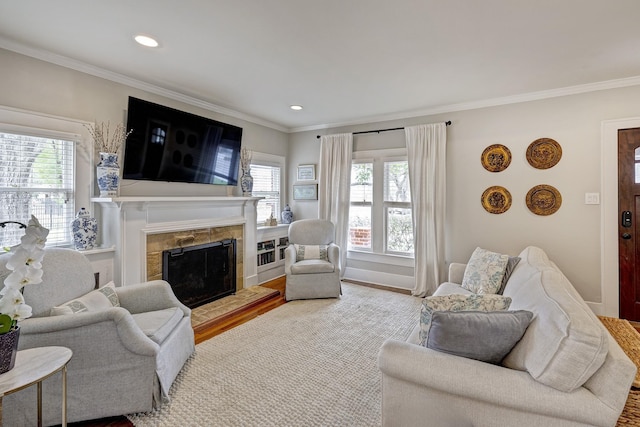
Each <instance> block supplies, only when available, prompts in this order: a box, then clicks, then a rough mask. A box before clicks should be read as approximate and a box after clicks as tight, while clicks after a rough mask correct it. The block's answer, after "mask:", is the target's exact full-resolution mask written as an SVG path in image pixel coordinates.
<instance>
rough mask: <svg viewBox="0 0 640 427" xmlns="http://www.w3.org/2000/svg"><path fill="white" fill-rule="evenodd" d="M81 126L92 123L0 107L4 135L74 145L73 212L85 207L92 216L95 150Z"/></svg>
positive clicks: (93, 210)
mask: <svg viewBox="0 0 640 427" xmlns="http://www.w3.org/2000/svg"><path fill="white" fill-rule="evenodd" d="M84 125H87V126H91V125H92V123H91V122H85V121H81V120H76V119H70V118H65V117H59V116H53V115H49V114H44V113H39V112H33V111H27V110H21V109H17V108H13V107H8V106H0V128H1V129H2V130H3V131H6V132H10V133H23V134H27V135H32V136H38V137H51V138H59V139H66V140H69V141H74V142H75V144H76V147H75V149H76V154H75V165H74V168H75V171H74V172H75V180H74V187H75V189H74V194H75V198H74V209H75V210H76V211H77V210H79V209H80V208H81V207H85V208H87V209H89V210H90V212H91V213H92V214H95V209H94V206H93V204H92V203H91V201H90V199H91V195H92V194H93V191H94V188H93V186H94V181H95V180H94V176H95V167H93V166H94V149H93V143H92V139H91V135H90V134H89V131H88V130H87V129H86V128H85V127H84Z"/></svg>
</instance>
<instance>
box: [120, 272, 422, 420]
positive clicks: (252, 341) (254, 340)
mask: <svg viewBox="0 0 640 427" xmlns="http://www.w3.org/2000/svg"><path fill="white" fill-rule="evenodd" d="M342 289H343V295H342V297H341V298H339V299H322V300H303V301H291V302H289V303H287V304H285V305H283V306H281V307H278V308H276V309H274V310H272V311H269V312H268V313H266V314H264V315H262V316H259V317H257V318H255V319H253V320H251V321H249V322H247V323H244V324H242V325H240V326H238V327H236V328H234V329H232V330H230V331H227V332H225V333H223V334H221V335H218V336H216V337H214V338H212V339H210V340H208V341H205V342H203V343H201V344H198V345H197V346H196V354H195V355H194V356H193V357H192V358H191V359H189V361H188V362H187V364H186V365H185V367H184V369H183V370H182V371H181V373H180V374H179V375H178V378H177V379H176V381H175V382H174V384H173V386H172V387H171V391H170V393H169V395H170V397H171V401H170V402H169V403H167V404H164V405H163V406H162V407H161V408H159V409H157V410H155V411H153V412H148V413H138V414H133V415H129V416H128V418H129V419H130V420H131V421H132V422H133V423H134V425H136V426H142V427H144V426H177V425H179V426H211V427H215V426H224V427H233V426H247V427H250V426H260V427H270V426H273V427H281V426H367V427H370V426H378V425H380V424H381V414H380V409H381V375H380V371H379V370H378V368H377V364H376V360H377V355H378V350H379V349H380V346H381V345H382V343H383V342H384V341H385V340H386V339H388V338H397V339H405V338H406V337H407V336H408V335H409V333H410V332H411V330H412V329H413V327H414V326H415V325H416V324H417V322H418V316H419V311H420V303H421V299H420V298H416V297H412V296H409V295H405V294H400V293H396V292H389V291H384V290H380V289H374V288H369V287H364V286H359V285H354V284H348V283H344V284H343V285H342Z"/></svg>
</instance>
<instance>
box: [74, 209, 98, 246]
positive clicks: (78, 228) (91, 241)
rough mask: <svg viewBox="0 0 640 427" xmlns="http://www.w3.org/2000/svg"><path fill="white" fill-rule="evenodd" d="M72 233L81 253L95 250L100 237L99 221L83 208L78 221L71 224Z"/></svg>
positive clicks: (75, 220) (78, 215) (79, 212)
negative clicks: (97, 239)
mask: <svg viewBox="0 0 640 427" xmlns="http://www.w3.org/2000/svg"><path fill="white" fill-rule="evenodd" d="M71 231H72V234H73V244H74V246H75V248H76V249H78V250H81V251H84V250H87V249H93V247H94V246H95V245H96V238H97V236H98V221H97V220H96V219H95V218H93V217H92V216H91V214H90V213H89V211H88V210H86V209H85V208H81V209H80V210H79V211H78V214H77V215H76V219H74V220H73V221H72V222H71Z"/></svg>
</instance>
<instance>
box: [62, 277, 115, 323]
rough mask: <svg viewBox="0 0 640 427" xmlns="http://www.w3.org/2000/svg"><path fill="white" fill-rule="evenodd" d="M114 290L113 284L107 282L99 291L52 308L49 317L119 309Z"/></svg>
mask: <svg viewBox="0 0 640 427" xmlns="http://www.w3.org/2000/svg"><path fill="white" fill-rule="evenodd" d="M115 288H116V285H115V283H113V282H109V283H107V284H106V285H104V286H103V287H101V288H100V289H96V290H95V291H91V292H89V293H88V294H85V295H83V296H81V297H80V298H76V299H72V300H71V301H69V302H66V303H64V304H62V305H59V306H56V307H52V308H51V312H50V315H51V316H60V315H64V314H76V313H84V312H88V311H98V310H104V309H107V308H111V307H120V300H119V299H118V294H116V290H115Z"/></svg>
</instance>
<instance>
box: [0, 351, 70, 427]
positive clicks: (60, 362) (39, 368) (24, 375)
mask: <svg viewBox="0 0 640 427" xmlns="http://www.w3.org/2000/svg"><path fill="white" fill-rule="evenodd" d="M72 354H73V352H72V351H71V350H69V349H68V348H66V347H36V348H29V349H26V350H20V351H18V353H17V354H16V363H15V365H14V367H13V369H11V370H10V371H9V372H5V373H4V374H0V426H1V425H2V398H3V397H4V396H6V395H8V394H11V393H15V392H16V391H20V390H22V389H24V388H27V387H29V386H32V385H33V384H37V385H38V427H41V426H42V381H44V380H46V379H47V378H49V377H50V376H51V375H53V374H55V373H56V372H58V371H62V426H63V427H64V426H66V425H67V363H69V360H70V359H71V356H72Z"/></svg>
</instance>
